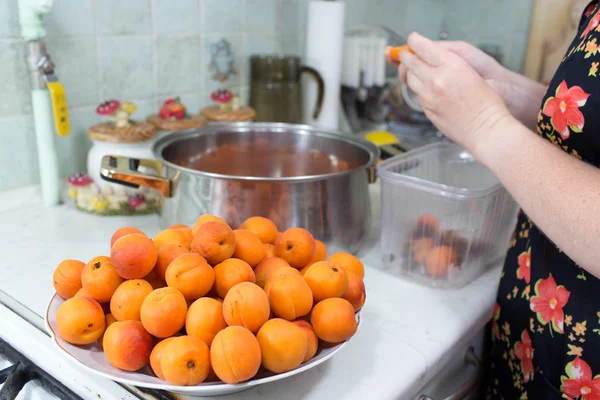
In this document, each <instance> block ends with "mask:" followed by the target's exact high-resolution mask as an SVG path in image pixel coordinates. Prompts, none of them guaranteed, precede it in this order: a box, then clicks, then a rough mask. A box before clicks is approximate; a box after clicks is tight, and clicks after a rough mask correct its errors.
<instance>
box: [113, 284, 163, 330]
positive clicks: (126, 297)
mask: <svg viewBox="0 0 600 400" xmlns="http://www.w3.org/2000/svg"><path fill="white" fill-rule="evenodd" d="M152 290H153V289H152V285H150V284H149V283H148V282H146V281H145V280H143V279H132V280H128V281H125V282H123V283H121V284H120V285H119V287H118V288H117V290H115V293H114V294H113V296H112V298H111V299H110V313H111V314H112V315H113V316H114V317H115V319H116V320H117V321H126V320H134V321H139V320H140V310H141V308H142V303H143V302H144V299H145V298H146V296H148V295H149V294H150V293H151V292H152Z"/></svg>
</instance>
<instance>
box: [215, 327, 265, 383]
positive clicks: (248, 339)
mask: <svg viewBox="0 0 600 400" xmlns="http://www.w3.org/2000/svg"><path fill="white" fill-rule="evenodd" d="M261 359H262V356H261V351H260V346H259V344H258V340H257V339H256V337H255V336H254V335H253V334H252V332H250V331H249V330H248V329H246V328H244V327H243V326H229V327H227V328H225V329H223V330H222V331H220V332H219V333H217V335H216V336H215V338H214V340H213V342H212V346H211V348H210V361H211V364H212V369H213V371H214V372H215V374H216V375H217V376H218V377H219V379H220V380H222V381H223V382H225V383H229V384H236V383H240V382H244V381H247V380H249V379H252V378H254V376H255V375H256V374H257V372H258V370H259V368H260V364H261Z"/></svg>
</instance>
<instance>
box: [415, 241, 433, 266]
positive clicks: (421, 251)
mask: <svg viewBox="0 0 600 400" xmlns="http://www.w3.org/2000/svg"><path fill="white" fill-rule="evenodd" d="M432 247H433V239H432V238H429V237H424V238H421V239H415V240H413V241H412V244H411V251H412V256H413V258H414V260H415V261H416V262H419V263H424V262H425V259H426V258H427V254H429V251H430V250H431V248H432Z"/></svg>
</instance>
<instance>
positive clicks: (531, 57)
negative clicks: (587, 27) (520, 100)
mask: <svg viewBox="0 0 600 400" xmlns="http://www.w3.org/2000/svg"><path fill="white" fill-rule="evenodd" d="M588 3H589V0H533V12H532V20H531V25H530V30H529V42H528V46H527V54H526V55H525V68H524V73H525V75H526V76H527V77H529V78H531V79H534V80H536V81H539V82H542V83H548V81H549V80H550V79H551V78H552V75H554V71H556V68H558V65H559V64H560V62H561V60H562V58H563V57H564V55H565V53H566V51H567V50H568V48H569V45H570V44H571V42H572V40H573V38H574V37H575V34H576V33H577V25H578V23H579V19H580V17H581V14H582V12H583V10H584V8H585V6H586V5H587V4H588Z"/></svg>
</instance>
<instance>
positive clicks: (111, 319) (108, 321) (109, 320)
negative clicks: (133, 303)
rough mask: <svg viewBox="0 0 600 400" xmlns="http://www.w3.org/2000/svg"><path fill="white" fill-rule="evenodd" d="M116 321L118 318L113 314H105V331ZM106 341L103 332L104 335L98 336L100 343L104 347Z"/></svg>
mask: <svg viewBox="0 0 600 400" xmlns="http://www.w3.org/2000/svg"><path fill="white" fill-rule="evenodd" d="M115 322H117V320H116V318H115V317H113V315H112V314H110V313H109V314H106V315H105V316H104V332H105V333H106V330H107V329H108V327H109V326H111V325H112V324H114V323H115ZM103 341H104V333H103V334H102V336H100V337H99V338H98V343H99V344H100V347H101V348H104V344H103V343H102V342H103Z"/></svg>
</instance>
